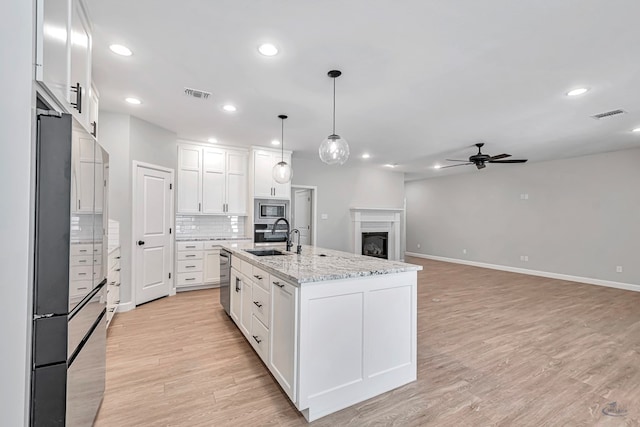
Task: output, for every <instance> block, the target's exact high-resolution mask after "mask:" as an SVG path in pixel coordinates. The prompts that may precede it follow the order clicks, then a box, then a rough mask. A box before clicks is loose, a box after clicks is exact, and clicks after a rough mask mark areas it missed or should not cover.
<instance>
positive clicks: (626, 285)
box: [405, 252, 640, 292]
mask: <svg viewBox="0 0 640 427" xmlns="http://www.w3.org/2000/svg"><path fill="white" fill-rule="evenodd" d="M405 256H413V257H416V258H425V259H432V260H434V261H444V262H452V263H455V264H464V265H472V266H474V267H482V268H490V269H492V270H501V271H509V272H511V273H520V274H528V275H530V276H539V277H547V278H549V279H558V280H567V281H570V282H578V283H586V284H588V285H597V286H606V287H608V288H616V289H624V290H627V291H635V292H640V285H634V284H632V283H623V282H613V281H611V280H601V279H593V278H591V277H580V276H571V275H569V274H560V273H550V272H548V271H538V270H528V269H526V268H519V267H510V266H508V265H498V264H488V263H486V262H478V261H469V260H466V259H457V258H446V257H442V256H436V255H426V254H419V253H415V252H405Z"/></svg>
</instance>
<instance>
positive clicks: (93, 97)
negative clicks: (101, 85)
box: [89, 85, 100, 138]
mask: <svg viewBox="0 0 640 427" xmlns="http://www.w3.org/2000/svg"><path fill="white" fill-rule="evenodd" d="M99 105H100V101H99V97H98V91H97V90H96V88H95V87H94V86H93V85H91V86H90V87H89V131H90V132H91V133H92V134H93V136H95V137H96V138H97V137H98V108H99Z"/></svg>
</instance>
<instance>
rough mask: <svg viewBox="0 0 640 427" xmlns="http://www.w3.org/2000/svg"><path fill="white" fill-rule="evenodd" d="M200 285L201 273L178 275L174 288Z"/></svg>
mask: <svg viewBox="0 0 640 427" xmlns="http://www.w3.org/2000/svg"><path fill="white" fill-rule="evenodd" d="M201 284H202V271H199V272H197V273H178V280H177V282H176V286H194V285H201Z"/></svg>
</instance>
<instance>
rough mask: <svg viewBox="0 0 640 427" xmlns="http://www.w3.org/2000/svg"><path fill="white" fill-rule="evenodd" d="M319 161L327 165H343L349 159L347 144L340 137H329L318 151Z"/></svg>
mask: <svg viewBox="0 0 640 427" xmlns="http://www.w3.org/2000/svg"><path fill="white" fill-rule="evenodd" d="M318 154H320V160H322V161H323V162H325V163H326V164H328V165H343V164H344V163H345V162H346V161H347V159H348V158H349V144H348V143H347V140H346V139H344V138H340V135H335V134H333V135H329V136H328V137H327V138H326V139H325V140H324V141H322V143H321V144H320V148H319V149H318Z"/></svg>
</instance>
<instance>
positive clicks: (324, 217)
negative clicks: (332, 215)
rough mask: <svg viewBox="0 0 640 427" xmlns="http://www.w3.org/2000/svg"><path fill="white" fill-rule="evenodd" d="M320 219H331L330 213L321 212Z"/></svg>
mask: <svg viewBox="0 0 640 427" xmlns="http://www.w3.org/2000/svg"><path fill="white" fill-rule="evenodd" d="M320 219H329V215H328V214H325V213H323V214H320Z"/></svg>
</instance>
